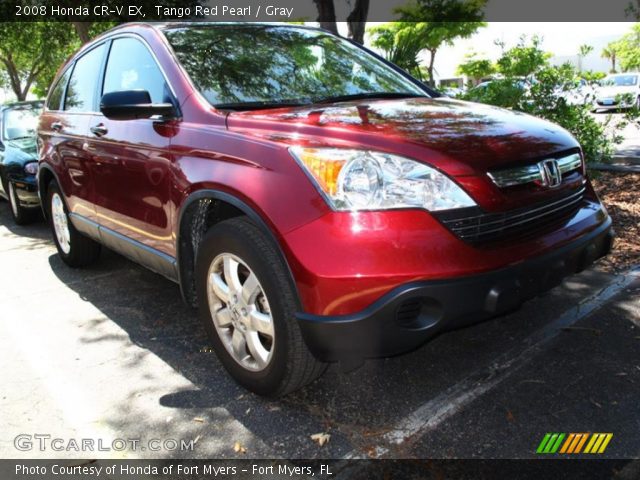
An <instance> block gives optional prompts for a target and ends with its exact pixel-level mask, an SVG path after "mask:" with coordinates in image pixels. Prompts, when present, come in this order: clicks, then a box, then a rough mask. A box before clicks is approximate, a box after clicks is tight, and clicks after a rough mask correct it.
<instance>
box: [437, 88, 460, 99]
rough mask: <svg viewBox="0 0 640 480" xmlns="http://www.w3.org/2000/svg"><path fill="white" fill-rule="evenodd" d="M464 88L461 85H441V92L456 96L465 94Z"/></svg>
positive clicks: (452, 96)
mask: <svg viewBox="0 0 640 480" xmlns="http://www.w3.org/2000/svg"><path fill="white" fill-rule="evenodd" d="M464 92H465V91H464V89H463V88H460V87H440V93H442V94H443V95H444V96H446V97H451V98H456V97H459V96H461V95H463V94H464Z"/></svg>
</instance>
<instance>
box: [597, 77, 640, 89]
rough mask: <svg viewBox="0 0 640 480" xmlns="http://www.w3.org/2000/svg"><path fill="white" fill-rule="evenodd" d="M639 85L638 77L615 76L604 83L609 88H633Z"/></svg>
mask: <svg viewBox="0 0 640 480" xmlns="http://www.w3.org/2000/svg"><path fill="white" fill-rule="evenodd" d="M637 84H638V76H637V75H614V76H612V77H607V78H605V79H604V80H603V81H602V85H604V86H607V87H632V86H634V85H637Z"/></svg>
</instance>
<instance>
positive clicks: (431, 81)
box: [429, 48, 438, 88]
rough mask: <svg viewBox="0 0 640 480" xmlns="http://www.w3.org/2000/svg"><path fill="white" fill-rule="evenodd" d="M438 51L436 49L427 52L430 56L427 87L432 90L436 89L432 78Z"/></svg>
mask: <svg viewBox="0 0 640 480" xmlns="http://www.w3.org/2000/svg"><path fill="white" fill-rule="evenodd" d="M437 51H438V50H437V49H435V48H434V49H431V50H429V53H430V54H431V58H430V59H429V85H430V86H432V87H433V88H435V87H436V81H435V79H434V78H433V66H434V64H435V62H436V52H437Z"/></svg>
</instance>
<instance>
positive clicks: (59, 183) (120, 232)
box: [38, 22, 612, 396]
mask: <svg viewBox="0 0 640 480" xmlns="http://www.w3.org/2000/svg"><path fill="white" fill-rule="evenodd" d="M274 51H276V52H278V54H277V55H275V56H274V55H273V52H274ZM38 136H39V141H40V142H41V148H40V153H41V162H40V170H39V172H38V185H39V191H40V196H41V198H42V199H43V202H44V211H45V213H46V216H47V217H48V219H49V222H50V225H51V230H52V235H53V238H54V241H55V244H56V247H57V250H58V254H59V255H60V257H61V258H62V260H63V261H64V262H66V263H67V264H68V265H70V266H73V267H81V266H85V265H88V264H90V263H91V262H93V261H94V260H95V259H96V258H97V256H98V255H99V252H100V246H101V245H106V246H108V247H110V248H111V249H114V250H116V251H118V252H120V253H122V254H124V255H126V256H128V257H130V258H132V259H133V260H135V261H137V262H139V263H141V264H143V265H145V266H147V267H149V268H150V269H152V270H154V271H156V272H158V273H160V274H162V275H164V276H166V277H167V278H169V279H171V280H174V281H176V282H178V283H179V284H180V287H181V290H182V293H183V295H184V298H185V299H186V301H187V302H188V303H190V304H192V305H194V306H198V307H199V312H200V318H201V320H202V322H203V325H204V327H205V329H206V330H207V332H208V334H209V336H210V339H211V342H212V345H213V347H214V350H215V352H216V354H217V355H218V357H219V359H220V362H221V363H222V364H223V365H224V367H225V368H226V369H227V371H228V372H229V373H230V374H231V375H232V376H233V377H234V378H235V379H236V380H237V381H238V382H239V383H240V384H242V385H244V386H245V387H246V388H248V389H250V390H252V391H254V392H256V393H259V394H264V395H271V396H276V395H282V394H285V393H288V392H291V391H293V390H295V389H296V388H299V387H301V386H303V385H305V384H307V383H309V382H311V381H312V380H313V379H315V378H317V377H318V376H319V375H321V374H322V372H323V371H324V370H325V367H326V365H327V363H329V362H342V363H343V364H344V365H345V366H346V367H347V368H353V367H354V366H357V365H359V364H361V362H362V361H363V360H364V359H365V358H375V357H384V356H390V355H395V354H399V353H402V352H406V351H409V350H412V349H414V348H417V347H418V346H420V345H421V344H423V343H424V342H425V341H426V340H427V339H429V338H432V337H433V336H434V335H436V334H438V333H439V332H442V331H445V330H448V329H454V328H458V327H461V326H464V325H468V324H471V323H474V322H477V321H480V320H483V319H486V318H489V317H492V316H495V315H499V314H502V313H505V312H509V311H511V310H513V309H514V308H516V307H518V306H519V305H520V304H521V303H522V302H523V301H525V300H527V299H529V298H531V297H533V296H535V295H537V294H539V293H541V292H543V291H545V290H547V289H549V288H551V287H553V286H555V285H557V284H558V283H559V282H560V281H561V279H562V278H563V277H565V276H566V275H569V274H572V273H574V272H577V271H580V270H582V269H584V268H586V267H587V266H588V265H590V264H591V263H592V262H593V261H594V260H595V259H597V258H599V257H601V256H603V255H605V254H607V252H608V251H609V249H610V246H611V241H612V231H611V219H610V217H609V215H608V214H607V212H606V210H605V208H604V207H603V206H602V204H601V203H600V201H599V200H598V198H597V196H596V194H595V192H594V190H593V188H592V187H591V184H590V182H589V180H588V178H587V176H586V169H585V164H584V161H583V157H582V152H581V149H580V145H579V144H578V143H577V142H576V140H575V139H574V138H573V137H572V136H571V135H570V134H569V133H568V132H567V131H566V130H563V129H562V128H560V127H558V126H556V125H554V124H552V123H550V122H547V121H543V120H540V119H537V118H533V117H531V116H528V115H525V114H523V113H518V112H512V111H509V110H504V109H500V108H495V107H490V106H486V105H478V104H474V103H468V102H462V101H459V100H454V99H450V98H446V97H442V96H440V95H439V94H438V93H437V92H435V91H433V90H431V89H429V88H427V87H425V86H424V85H422V84H421V83H420V82H418V81H417V80H415V79H413V78H412V77H410V76H408V75H407V74H406V73H405V72H404V71H402V70H401V69H399V68H397V67H396V66H394V65H392V64H390V63H388V62H386V61H385V60H384V59H382V58H381V57H379V56H377V55H375V54H374V53H372V52H370V51H369V50H367V49H366V48H364V47H362V46H358V45H356V44H353V43H351V42H349V41H347V40H344V39H342V38H340V37H338V36H335V35H333V34H331V33H329V32H326V31H323V30H319V29H314V28H310V27H304V26H296V25H262V24H200V23H197V22H196V23H193V22H192V23H188V22H187V23H175V24H173V23H167V24H153V25H146V24H130V25H125V26H121V27H117V28H115V29H113V30H110V31H109V32H107V33H105V34H103V35H102V36H100V37H98V38H97V39H95V40H93V41H92V42H90V43H88V44H86V45H85V46H84V47H83V48H82V49H81V50H80V51H79V52H78V53H77V54H76V55H74V56H73V57H72V58H71V59H70V61H69V62H68V63H67V64H66V65H65V66H64V67H63V68H62V69H61V70H60V72H59V74H58V75H57V78H56V80H55V81H54V84H53V87H52V89H51V91H50V93H49V97H48V99H47V105H46V108H45V112H44V113H43V115H42V116H41V119H40V124H39V128H38ZM416 368H419V366H417V367H416Z"/></svg>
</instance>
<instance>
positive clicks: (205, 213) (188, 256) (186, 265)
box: [178, 198, 245, 307]
mask: <svg viewBox="0 0 640 480" xmlns="http://www.w3.org/2000/svg"><path fill="white" fill-rule="evenodd" d="M243 215H245V213H244V212H243V211H242V210H240V209H239V208H238V207H236V206H234V205H232V204H230V203H228V202H225V201H224V200H220V199H216V198H200V199H198V200H195V201H193V202H191V203H190V204H189V205H188V206H187V207H186V209H185V211H184V213H183V214H182V216H181V218H180V230H179V237H178V259H179V263H178V265H179V268H180V288H181V289H182V295H183V296H184V299H185V301H186V302H187V303H188V304H189V305H192V306H194V307H195V306H197V297H196V286H195V275H194V271H195V261H196V256H197V255H198V247H199V246H200V243H201V242H202V238H203V237H204V235H205V233H207V230H209V229H210V228H211V227H212V226H214V225H215V224H217V223H219V222H222V221H224V220H228V219H230V218H234V217H240V216H243Z"/></svg>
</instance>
